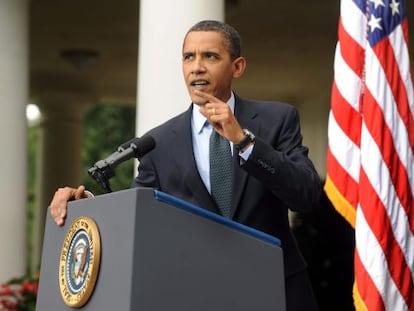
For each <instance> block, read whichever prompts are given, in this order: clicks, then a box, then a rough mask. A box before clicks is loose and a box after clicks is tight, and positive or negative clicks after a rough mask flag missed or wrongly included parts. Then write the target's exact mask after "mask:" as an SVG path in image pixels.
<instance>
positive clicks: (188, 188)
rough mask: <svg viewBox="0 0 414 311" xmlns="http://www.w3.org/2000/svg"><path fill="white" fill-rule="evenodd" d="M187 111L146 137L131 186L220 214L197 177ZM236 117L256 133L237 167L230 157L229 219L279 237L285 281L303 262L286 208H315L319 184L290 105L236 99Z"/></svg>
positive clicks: (303, 267) (237, 160)
mask: <svg viewBox="0 0 414 311" xmlns="http://www.w3.org/2000/svg"><path fill="white" fill-rule="evenodd" d="M191 109H192V106H191V107H190V109H188V110H187V111H185V112H184V113H182V114H180V115H178V116H176V117H175V118H173V119H171V120H169V121H167V122H166V123H164V124H162V125H160V126H159V127H156V128H154V129H153V130H151V131H150V132H149V133H148V134H150V135H152V136H153V137H154V139H155V142H156V147H155V149H154V150H152V151H151V152H149V153H148V154H147V155H145V156H143V157H142V158H141V159H140V165H139V170H138V171H139V174H138V177H137V178H136V179H135V181H134V184H133V186H143V187H154V188H156V189H159V190H161V191H163V192H166V193H168V194H171V195H174V196H176V197H179V198H181V199H184V200H186V201H188V202H191V203H193V204H195V205H198V206H200V207H203V208H205V209H207V210H210V211H213V212H215V213H220V212H219V210H218V207H217V206H216V204H215V202H214V200H213V199H212V197H211V196H210V194H209V193H208V191H207V189H206V187H205V185H204V183H203V181H202V180H201V177H200V175H199V173H198V170H197V166H196V163H195V159H194V155H193V149H192V134H191V128H190V127H191V121H190V120H191ZM235 115H236V117H237V119H238V121H239V123H240V125H241V126H242V127H243V128H247V129H249V130H250V131H251V132H253V133H254V134H255V135H256V141H255V145H254V149H253V152H252V154H251V155H250V158H249V160H248V161H247V162H245V163H244V164H242V165H240V159H239V157H238V155H237V152H235V155H234V174H233V178H234V182H233V203H232V211H231V219H233V220H235V221H237V222H240V223H242V224H245V225H247V226H250V227H253V228H255V229H258V230H261V231H263V232H266V233H268V234H271V235H273V236H275V237H277V238H279V239H280V240H281V242H282V247H283V251H284V262H285V277H286V278H289V277H290V276H292V275H294V274H295V273H297V272H300V271H303V270H305V268H306V264H305V262H304V260H303V258H302V256H301V255H300V252H299V251H298V249H297V246H296V243H295V241H294V238H293V235H292V233H291V230H290V228H289V223H288V209H289V208H290V209H291V210H293V211H307V210H310V209H312V208H313V207H316V206H317V205H318V200H319V196H320V193H321V186H320V180H319V177H318V175H317V173H316V171H315V169H314V167H313V164H312V163H311V161H310V160H309V158H308V156H307V154H308V149H307V148H306V147H304V146H302V136H301V133H300V125H299V116H298V113H297V111H296V109H294V108H293V107H292V106H290V105H287V104H282V103H275V102H272V103H270V102H258V101H248V100H244V99H241V98H239V97H237V96H236V103H235Z"/></svg>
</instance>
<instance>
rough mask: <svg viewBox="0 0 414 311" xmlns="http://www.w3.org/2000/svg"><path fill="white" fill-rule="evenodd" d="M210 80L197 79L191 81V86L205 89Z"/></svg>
mask: <svg viewBox="0 0 414 311" xmlns="http://www.w3.org/2000/svg"><path fill="white" fill-rule="evenodd" d="M208 84H209V83H208V81H206V80H196V81H193V82H191V86H192V87H195V88H196V89H203V88H205V87H206V86H207V85H208Z"/></svg>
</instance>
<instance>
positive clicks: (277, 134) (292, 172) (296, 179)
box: [242, 107, 322, 211]
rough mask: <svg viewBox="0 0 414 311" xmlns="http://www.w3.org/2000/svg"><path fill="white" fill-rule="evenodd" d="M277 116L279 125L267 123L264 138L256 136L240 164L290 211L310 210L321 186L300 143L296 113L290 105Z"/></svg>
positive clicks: (315, 203) (317, 197) (305, 150)
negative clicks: (248, 155) (268, 124)
mask: <svg viewBox="0 0 414 311" xmlns="http://www.w3.org/2000/svg"><path fill="white" fill-rule="evenodd" d="M280 119H281V120H282V122H281V124H280V126H275V127H273V128H272V126H270V129H269V131H268V133H267V135H266V137H260V136H259V137H258V136H256V141H255V145H254V148H253V151H252V153H251V154H250V157H249V159H248V160H247V161H246V162H244V163H243V164H242V167H243V169H245V170H246V171H247V172H248V173H249V174H250V175H251V176H254V177H255V178H257V179H258V180H259V181H260V182H262V183H263V184H264V185H265V186H266V187H267V188H268V189H270V190H271V191H272V193H273V194H274V195H275V196H276V197H277V198H278V199H280V200H281V201H283V202H284V203H285V204H286V205H287V206H288V207H289V208H290V209H291V210H293V211H306V210H310V209H311V208H314V207H316V206H318V205H319V200H320V195H321V191H322V188H321V183H320V179H319V176H318V174H317V172H316V170H315V168H314V166H313V164H312V162H311V160H310V159H309V157H308V148H306V147H304V146H303V145H302V135H301V132H300V122H299V114H298V112H297V110H296V109H294V108H293V107H292V108H290V109H287V110H286V112H285V115H283V116H282V117H281V118H280Z"/></svg>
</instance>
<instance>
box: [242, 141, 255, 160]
mask: <svg viewBox="0 0 414 311" xmlns="http://www.w3.org/2000/svg"><path fill="white" fill-rule="evenodd" d="M253 147H254V144H251V145H250V146H249V148H247V149H246V150H244V151H240V152H239V157H240V158H241V159H242V160H244V162H246V161H247V160H248V159H249V157H250V155H251V153H252V151H253ZM244 162H243V163H244Z"/></svg>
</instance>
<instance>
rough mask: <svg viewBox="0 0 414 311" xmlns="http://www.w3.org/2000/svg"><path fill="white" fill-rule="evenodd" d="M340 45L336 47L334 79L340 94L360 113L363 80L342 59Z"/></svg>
mask: <svg viewBox="0 0 414 311" xmlns="http://www.w3.org/2000/svg"><path fill="white" fill-rule="evenodd" d="M340 49H341V48H340V43H339V42H338V44H337V45H336V50H337V51H336V53H335V61H334V69H335V73H334V79H335V83H336V86H337V88H338V90H339V93H340V94H341V95H342V97H343V98H344V99H345V100H346V101H347V102H348V103H349V105H351V106H352V108H354V109H355V111H359V96H360V90H361V83H362V82H361V78H360V77H359V76H358V75H357V74H356V73H355V72H354V71H353V70H352V69H351V67H349V66H348V64H347V63H346V62H345V60H344V59H343V57H342V54H341V53H339V51H340Z"/></svg>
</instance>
